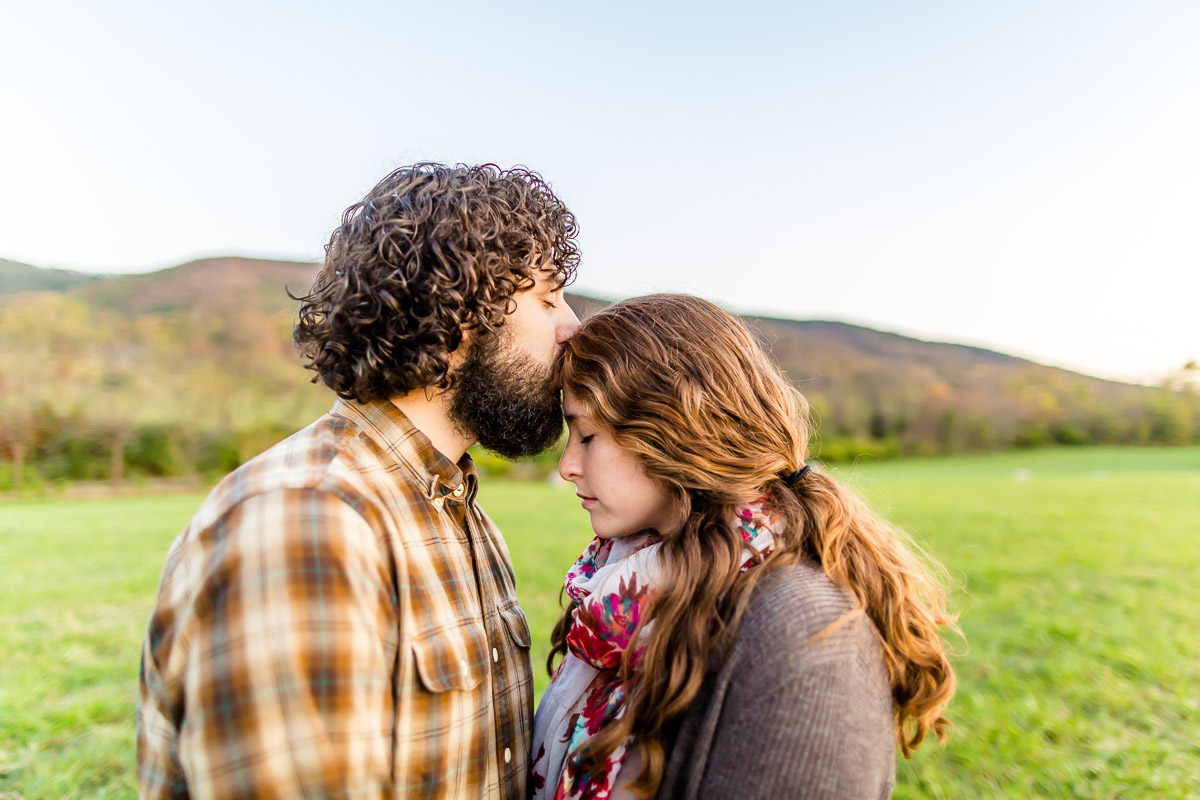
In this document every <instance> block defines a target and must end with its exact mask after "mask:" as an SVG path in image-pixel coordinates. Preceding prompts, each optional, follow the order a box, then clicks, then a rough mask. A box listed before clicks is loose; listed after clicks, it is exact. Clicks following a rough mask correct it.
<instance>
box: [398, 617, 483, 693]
mask: <svg viewBox="0 0 1200 800" xmlns="http://www.w3.org/2000/svg"><path fill="white" fill-rule="evenodd" d="M488 652H489V651H488V643H487V634H486V632H485V631H484V629H483V623H482V622H478V621H474V620H463V621H460V622H458V623H457V624H455V625H452V626H450V627H443V628H431V629H429V630H426V631H423V632H421V633H420V634H418V635H417V636H416V637H414V638H413V643H412V653H413V660H414V661H415V662H416V667H417V675H418V676H419V677H420V680H421V685H422V686H424V687H425V688H426V689H427V690H429V691H430V692H436V693H441V692H449V691H452V690H455V689H458V690H467V691H469V690H471V689H474V688H475V687H476V686H478V685H479V684H480V683H481V682H482V681H483V679H484V678H485V677H486V676H487V673H488V668H489V667H488V662H489V658H488Z"/></svg>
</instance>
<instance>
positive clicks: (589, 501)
mask: <svg viewBox="0 0 1200 800" xmlns="http://www.w3.org/2000/svg"><path fill="white" fill-rule="evenodd" d="M575 496H576V497H578V498H579V503H580V505H582V506H583V507H584V508H586V509H590V508H591V507H592V506H594V505H596V498H594V497H588V496H587V495H585V494H579V493H578V492H576V493H575Z"/></svg>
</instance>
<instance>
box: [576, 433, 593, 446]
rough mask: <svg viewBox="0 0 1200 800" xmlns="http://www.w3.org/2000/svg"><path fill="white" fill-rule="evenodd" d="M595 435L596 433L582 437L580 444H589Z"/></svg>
mask: <svg viewBox="0 0 1200 800" xmlns="http://www.w3.org/2000/svg"><path fill="white" fill-rule="evenodd" d="M595 435H596V434H594V433H589V434H588V435H587V436H581V437H579V443H580V444H587V443H588V442H590V441H591V440H592V437H593V436H595Z"/></svg>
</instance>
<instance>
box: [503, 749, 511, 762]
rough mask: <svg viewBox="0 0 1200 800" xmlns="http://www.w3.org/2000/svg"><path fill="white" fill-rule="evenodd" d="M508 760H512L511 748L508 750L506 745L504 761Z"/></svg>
mask: <svg viewBox="0 0 1200 800" xmlns="http://www.w3.org/2000/svg"><path fill="white" fill-rule="evenodd" d="M510 761H512V750H509V749H508V748H507V747H506V748H504V763H505V764H507V763H509V762H510Z"/></svg>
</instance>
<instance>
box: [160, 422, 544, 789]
mask: <svg viewBox="0 0 1200 800" xmlns="http://www.w3.org/2000/svg"><path fill="white" fill-rule="evenodd" d="M477 485H478V478H477V476H476V473H475V469H474V465H473V464H472V463H471V459H470V457H469V456H464V457H463V459H462V461H460V462H459V465H458V466H456V465H454V464H452V463H450V461H449V460H448V459H446V458H445V457H444V456H443V455H441V454H440V453H439V452H438V451H437V450H435V449H434V447H433V445H432V444H431V443H430V442H429V439H428V438H427V437H426V436H425V435H424V434H422V433H421V432H420V431H418V430H417V429H415V428H414V427H413V426H412V424H411V423H410V422H409V421H408V419H407V418H406V417H405V416H404V415H403V414H402V413H401V412H400V410H399V409H398V408H396V407H395V406H394V405H393V404H391V403H390V402H386V401H385V402H379V403H368V404H358V403H354V402H347V401H342V400H339V401H338V402H337V403H335V404H334V407H333V409H332V410H331V411H330V413H328V414H326V415H325V416H323V417H321V418H320V419H319V420H317V421H316V422H314V423H313V424H312V425H310V426H309V427H307V428H305V429H304V430H302V431H300V432H298V433H296V434H295V435H293V436H291V437H290V438H288V439H286V440H285V441H283V442H281V443H279V444H278V445H276V446H275V447H273V448H271V449H270V450H268V451H266V452H265V453H263V454H262V455H260V456H258V457H257V458H255V459H253V460H252V461H250V462H248V463H246V464H245V465H243V466H242V467H241V468H240V469H238V470H237V471H235V472H233V473H232V474H230V475H229V476H228V477H226V478H225V480H223V481H222V482H221V483H220V484H219V485H218V486H217V487H216V489H214V490H213V492H212V494H211V495H210V496H209V497H208V499H207V500H206V501H205V502H204V504H203V505H202V506H201V507H200V510H199V511H198V512H197V513H196V515H195V517H194V518H193V519H192V521H191V523H190V524H189V526H188V527H187V529H186V530H184V532H183V533H182V534H181V535H180V536H179V538H178V539H176V541H175V543H174V544H173V545H172V547H171V549H170V552H169V553H168V555H167V561H166V566H165V567H164V570H163V577H162V583H161V585H160V586H159V592H158V600H157V604H156V606H155V609H154V613H153V615H152V617H151V619H150V624H149V629H148V630H147V632H146V639H145V644H144V647H143V651H142V669H141V697H140V704H139V713H138V746H137V758H138V767H139V770H140V772H139V776H140V777H139V781H140V786H141V796H142V797H143V798H167V797H170V798H179V797H191V798H242V797H256V798H301V797H303V798H331V797H338V798H356V799H357V798H382V797H389V798H391V797H404V798H523V797H524V796H525V780H526V774H527V772H528V768H529V766H528V751H529V742H530V734H531V730H530V728H531V723H532V714H533V679H532V672H531V669H530V664H529V644H530V638H529V625H528V623H527V622H526V620H525V615H524V614H523V613H522V612H521V609H520V608H519V607H518V605H517V592H516V582H515V578H514V575H513V570H512V564H511V561H510V559H509V555H508V550H507V548H506V546H505V544H504V540H503V538H501V536H500V533H499V531H497V530H496V527H495V525H494V524H493V523H492V522H491V520H490V519H489V518H488V517H487V515H486V514H484V512H483V511H482V510H481V509H480V508H479V507H478V506H476V505H475V494H476V489H477Z"/></svg>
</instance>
